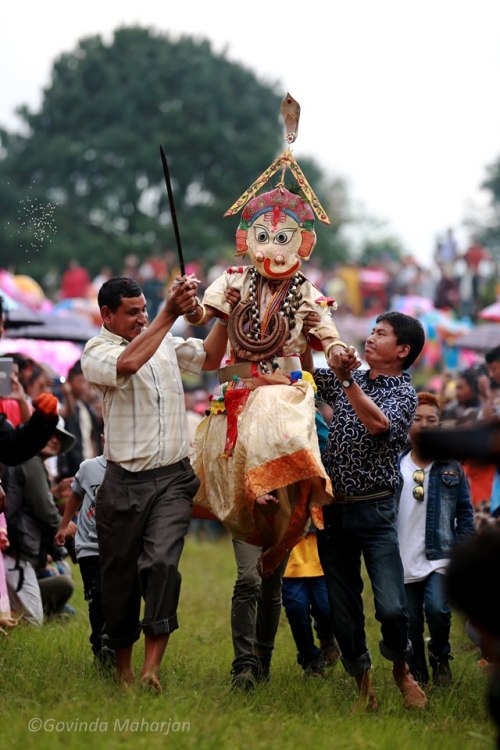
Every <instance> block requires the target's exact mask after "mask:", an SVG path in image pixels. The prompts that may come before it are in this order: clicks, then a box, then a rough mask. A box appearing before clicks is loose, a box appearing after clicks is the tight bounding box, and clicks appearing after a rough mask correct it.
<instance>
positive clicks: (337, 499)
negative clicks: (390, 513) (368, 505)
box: [333, 489, 394, 505]
mask: <svg viewBox="0 0 500 750" xmlns="http://www.w3.org/2000/svg"><path fill="white" fill-rule="evenodd" d="M393 494H394V490H388V489H385V490H379V491H377V492H367V493H365V494H364V495H346V494H345V492H337V491H335V492H334V493H333V502H334V503H338V504H339V505H350V504H351V503H365V502H367V501H368V500H380V499H381V498H383V497H389V496H390V495H393Z"/></svg>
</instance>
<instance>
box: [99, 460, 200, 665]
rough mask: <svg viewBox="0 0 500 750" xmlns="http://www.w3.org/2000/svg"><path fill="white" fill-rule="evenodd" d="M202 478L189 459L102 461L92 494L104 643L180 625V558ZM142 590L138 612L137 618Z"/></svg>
mask: <svg viewBox="0 0 500 750" xmlns="http://www.w3.org/2000/svg"><path fill="white" fill-rule="evenodd" d="M199 486H200V482H199V479H198V477H197V476H196V474H195V473H194V471H193V469H192V468H191V464H190V463H189V460H188V459H183V460H182V461H179V462H177V463H176V464H173V465H172V466H164V467H162V468H159V469H151V470H150V471H138V472H130V471H125V470H124V469H122V468H121V467H120V466H118V465H116V464H113V463H111V462H110V461H108V465H107V467H106V473H105V475H104V480H103V482H102V484H101V486H100V488H99V490H98V493H97V497H96V525H97V534H98V538H99V557H100V564H101V579H102V606H103V611H104V619H105V639H106V645H107V646H109V648H111V649H113V650H115V649H118V648H124V647H126V646H129V645H131V644H132V643H134V641H136V640H137V639H138V638H139V636H140V633H141V627H142V630H143V631H144V633H146V634H147V635H153V636H154V635H162V634H167V633H171V632H172V631H174V630H176V629H177V627H178V622H177V604H178V601H179V593H180V588H181V575H180V573H179V570H178V564H179V559H180V556H181V552H182V549H183V546H184V537H185V535H186V532H187V530H188V526H189V523H190V521H191V507H192V501H193V497H194V495H195V494H196V491H197V490H198V487H199ZM141 596H142V597H143V598H144V619H143V620H142V623H141V622H140V621H139V615H140V608H141Z"/></svg>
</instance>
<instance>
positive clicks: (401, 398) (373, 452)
mask: <svg viewBox="0 0 500 750" xmlns="http://www.w3.org/2000/svg"><path fill="white" fill-rule="evenodd" d="M369 372H370V371H369V370H356V371H354V372H353V373H352V376H353V378H354V380H355V381H356V383H357V384H358V385H359V386H360V388H362V389H363V391H364V392H365V394H366V395H367V396H369V397H370V398H371V399H372V401H373V402H374V403H375V404H376V405H377V406H378V407H379V409H380V410H381V411H383V412H384V414H385V415H386V417H387V418H388V420H389V423H390V426H389V429H388V430H387V432H385V433H384V434H383V435H370V433H369V432H368V430H367V429H366V427H365V426H364V425H363V424H362V423H361V422H360V420H359V419H358V417H357V416H356V414H355V412H354V409H353V408H352V406H351V404H350V402H349V399H348V397H347V394H346V393H345V391H344V389H343V388H342V386H341V385H340V383H339V381H338V380H337V378H336V377H335V375H334V374H333V372H332V371H331V370H328V369H319V370H315V372H314V380H315V382H316V385H317V386H318V394H317V395H318V398H319V399H321V400H322V401H325V402H326V403H327V404H330V405H331V406H332V408H333V419H332V423H331V425H330V433H329V437H328V445H327V448H326V450H325V451H324V453H323V462H324V465H325V468H326V470H327V472H328V474H329V476H330V479H331V480H332V486H333V487H334V489H335V490H337V492H345V494H346V495H360V494H363V493H368V492H369V491H370V490H372V489H373V491H376V490H379V489H381V488H384V489H385V488H387V489H393V490H396V489H397V487H398V484H399V472H398V457H399V454H400V453H401V451H402V450H403V449H404V448H405V446H406V444H407V440H408V432H409V430H410V427H411V425H412V422H413V417H414V415H415V411H416V409H417V394H416V392H415V389H414V388H413V386H412V384H411V376H410V374H409V373H408V372H404V373H403V374H402V375H400V376H396V375H378V376H377V377H376V378H374V379H373V380H370V378H369V377H368V376H369Z"/></svg>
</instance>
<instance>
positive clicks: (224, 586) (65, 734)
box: [0, 539, 494, 750]
mask: <svg viewBox="0 0 500 750" xmlns="http://www.w3.org/2000/svg"><path fill="white" fill-rule="evenodd" d="M181 570H182V574H183V585H182V592H181V603H180V607H179V621H180V629H179V630H178V631H177V632H176V633H174V635H173V636H172V639H171V642H170V645H169V647H168V649H167V653H166V657H165V660H164V664H163V667H162V682H163V685H164V688H165V692H164V693H163V695H161V696H158V695H152V694H149V693H146V692H144V691H141V690H140V689H139V688H134V689H133V690H131V691H129V692H125V691H123V690H122V689H119V688H118V687H117V686H116V685H115V683H114V682H113V681H112V680H111V679H110V678H107V677H103V676H99V675H98V674H96V672H95V670H94V668H93V664H92V657H91V652H90V647H89V644H88V635H89V630H88V620H87V609H86V604H85V602H84V601H83V596H82V588H81V581H80V575H79V571H78V570H75V583H76V584H77V591H76V593H75V596H74V597H73V604H74V606H75V607H76V608H77V610H78V615H77V617H75V618H72V619H70V620H65V621H51V622H49V623H47V624H46V625H44V627H43V628H40V629H36V628H33V627H28V626H18V627H17V628H16V629H15V630H14V631H13V632H12V633H11V635H10V637H9V638H8V639H2V640H1V641H0V660H1V661H0V737H1V746H2V748H6V750H7V749H8V750H11V749H12V750H17V748H19V749H20V748H26V750H29V749H30V748H42V749H43V748H51V749H54V748H65V750H74V749H78V750H84V749H86V748H90V747H91V746H92V747H98V748H101V747H103V748H123V747H125V746H130V747H138V748H141V747H147V748H149V749H153V750H154V749H155V748H173V747H174V748H182V749H183V748H201V749H203V748H231V750H232V749H233V748H245V750H247V749H248V750H250V748H252V750H253V749H254V748H255V749H256V750H259V749H261V748H262V750H271V748H272V749H273V750H274V749H276V750H282V749H284V750H288V748H290V750H298V748H301V747H306V748H309V747H310V748H311V750H312V749H314V750H323V749H325V750H326V749H328V750H358V748H359V750H372V749H373V750H424V748H425V750H428V749H429V748H430V749H431V750H434V749H435V748H437V749H439V750H451V749H452V748H453V749H454V750H462V748H467V750H475V749H476V748H477V749H479V748H482V749H484V748H493V747H494V730H493V727H492V724H491V723H490V721H489V719H488V716H487V712H486V708H485V705H484V690H485V676H484V674H483V673H482V672H481V670H480V669H479V668H478V667H477V663H476V662H477V658H478V654H477V650H476V649H475V647H474V646H473V645H472V644H471V643H470V641H469V640H468V638H467V636H466V635H465V633H464V630H463V624H462V622H461V620H460V618H459V617H458V616H455V617H454V620H453V632H452V645H453V653H454V656H455V660H454V661H453V662H452V669H453V674H454V678H455V679H454V683H453V686H452V687H451V688H450V689H442V688H441V689H437V688H432V687H430V688H429V690H428V695H429V708H428V710H427V711H425V712H418V713H417V712H410V711H407V710H405V709H404V708H403V707H402V701H401V696H400V694H399V692H398V690H397V688H396V687H395V685H394V683H393V682H392V678H391V671H390V664H389V662H387V661H385V660H384V659H382V657H381V656H380V655H379V652H378V642H379V638H380V633H379V628H378V623H376V622H375V620H374V617H373V607H372V602H371V591H370V587H369V585H368V586H367V587H366V617H367V632H368V636H369V645H370V648H371V653H372V658H373V662H374V670H373V681H374V685H375V689H376V692H377V696H378V698H379V702H380V704H381V709H380V711H379V712H378V713H377V714H375V715H365V714H359V713H358V714H355V715H353V714H351V705H352V703H353V702H354V699H355V697H356V692H355V685H354V681H353V679H352V678H350V677H349V676H348V675H347V674H346V673H345V671H344V670H343V667H342V666H341V665H338V666H337V667H336V668H334V669H333V670H330V671H329V672H328V676H327V678H326V679H325V680H315V679H305V678H304V677H303V675H302V672H301V670H300V669H299V667H298V666H297V665H296V663H295V648H294V644H293V640H292V637H291V633H290V630H289V626H288V623H287V621H286V617H285V616H284V613H283V617H282V619H281V622H280V627H279V630H278V635H277V641H276V651H275V654H274V657H273V664H272V677H271V681H270V683H269V684H267V685H262V686H259V687H258V688H257V689H256V690H255V691H254V692H253V693H252V694H250V695H242V694H233V693H231V692H230V690H229V684H230V675H229V671H230V666H231V659H232V648H231V634H230V603H231V594H232V587H233V582H234V572H235V570H234V559H233V553H232V547H231V545H230V542H229V541H228V540H227V539H224V540H222V541H220V542H217V543H214V544H209V543H198V542H196V541H194V540H192V539H188V541H187V544H186V548H185V551H184V553H183V557H182V561H181ZM141 657H142V643H139V644H137V645H136V648H135V657H134V658H135V661H136V667H137V669H140V663H141ZM35 718H39V719H40V720H41V722H42V723H43V727H42V729H40V730H39V731H36V732H35V731H30V729H29V722H30V720H33V719H35ZM141 722H142V724H141ZM162 722H163V726H162ZM183 723H185V726H184V730H183V731H182V724H183Z"/></svg>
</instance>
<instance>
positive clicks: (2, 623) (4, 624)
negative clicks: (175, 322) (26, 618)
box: [0, 552, 19, 638]
mask: <svg viewBox="0 0 500 750" xmlns="http://www.w3.org/2000/svg"><path fill="white" fill-rule="evenodd" d="M1 554H2V553H1V552H0V555H1ZM18 622H19V619H17V620H15V619H14V618H13V617H11V616H10V615H5V616H2V617H0V635H3V636H5V638H7V636H8V635H9V633H8V631H7V630H5V628H15V627H16V625H17V623H18Z"/></svg>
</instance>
